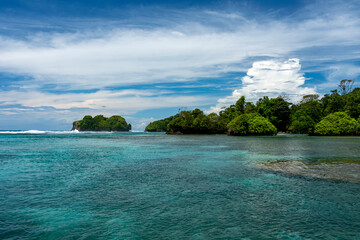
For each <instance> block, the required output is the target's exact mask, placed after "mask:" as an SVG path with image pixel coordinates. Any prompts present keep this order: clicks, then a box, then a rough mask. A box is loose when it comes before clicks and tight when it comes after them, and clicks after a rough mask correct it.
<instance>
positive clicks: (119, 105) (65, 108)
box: [0, 90, 215, 122]
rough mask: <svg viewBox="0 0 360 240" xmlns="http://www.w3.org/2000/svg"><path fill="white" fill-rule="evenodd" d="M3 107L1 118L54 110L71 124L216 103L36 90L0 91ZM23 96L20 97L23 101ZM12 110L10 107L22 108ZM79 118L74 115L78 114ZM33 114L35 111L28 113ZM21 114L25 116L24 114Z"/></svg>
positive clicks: (162, 95)
mask: <svg viewBox="0 0 360 240" xmlns="http://www.w3.org/2000/svg"><path fill="white" fill-rule="evenodd" d="M0 96H1V99H2V103H1V104H0V105H2V106H4V107H3V108H0V114H5V115H8V114H9V112H10V110H11V112H12V113H13V112H15V113H16V112H19V110H21V109H24V107H27V108H35V109H33V110H36V111H39V110H41V108H49V107H51V108H54V109H56V110H57V111H58V112H61V114H62V116H61V117H64V113H66V114H65V115H67V116H68V117H67V119H68V121H69V122H72V121H73V120H74V118H76V117H81V116H82V115H83V114H103V115H107V116H109V115H114V114H116V115H119V114H120V115H131V114H134V113H136V112H138V111H141V110H145V109H156V108H170V107H181V106H201V105H207V104H208V103H209V102H211V101H214V100H215V99H214V98H211V97H208V96H180V95H173V94H168V92H166V91H151V90H142V91H139V90H122V91H98V92H95V93H76V94H75V93H67V94H53V93H43V92H39V91H35V90H29V91H26V90H24V91H0ZM19 96H20V97H19ZM18 105H20V106H21V107H17V108H14V107H12V108H8V107H6V106H18ZM75 109H77V110H76V114H75V115H74V110H75ZM28 111H31V110H28ZM21 112H23V111H22V110H21Z"/></svg>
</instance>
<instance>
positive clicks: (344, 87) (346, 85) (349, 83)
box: [338, 79, 355, 95]
mask: <svg viewBox="0 0 360 240" xmlns="http://www.w3.org/2000/svg"><path fill="white" fill-rule="evenodd" d="M354 82H355V81H354V80H350V79H343V80H341V81H340V83H339V85H338V87H339V92H340V94H341V95H347V94H348V93H350V92H351V90H352V87H353V85H354Z"/></svg>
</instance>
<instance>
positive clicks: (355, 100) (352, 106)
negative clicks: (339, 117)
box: [344, 88, 360, 118]
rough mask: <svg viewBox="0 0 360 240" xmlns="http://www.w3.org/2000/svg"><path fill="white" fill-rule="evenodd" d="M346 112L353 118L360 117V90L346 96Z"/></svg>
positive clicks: (357, 89)
mask: <svg viewBox="0 0 360 240" xmlns="http://www.w3.org/2000/svg"><path fill="white" fill-rule="evenodd" d="M345 101H346V103H345V107H344V109H345V111H346V112H347V113H348V114H349V115H350V116H351V117H352V118H359V117H360V88H355V89H354V90H353V91H352V92H351V93H349V94H347V95H346V100H345Z"/></svg>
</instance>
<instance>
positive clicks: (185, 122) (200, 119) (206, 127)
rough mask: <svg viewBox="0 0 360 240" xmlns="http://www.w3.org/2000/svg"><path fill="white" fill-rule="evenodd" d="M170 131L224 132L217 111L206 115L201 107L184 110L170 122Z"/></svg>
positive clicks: (185, 132) (187, 132)
mask: <svg viewBox="0 0 360 240" xmlns="http://www.w3.org/2000/svg"><path fill="white" fill-rule="evenodd" d="M168 129H169V131H168V132H169V133H183V134H189V133H224V132H225V130H226V129H224V128H223V127H222V125H221V123H220V117H219V116H218V115H217V114H216V113H211V114H209V115H205V114H204V113H203V112H202V111H201V110H200V109H198V108H196V109H195V110H193V111H182V112H180V113H179V114H178V116H177V117H174V119H172V120H171V121H170V122H169V124H168Z"/></svg>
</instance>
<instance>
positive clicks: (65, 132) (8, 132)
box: [0, 130, 80, 134]
mask: <svg viewBox="0 0 360 240" xmlns="http://www.w3.org/2000/svg"><path fill="white" fill-rule="evenodd" d="M76 133H80V132H79V131H78V130H72V131H41V130H26V131H0V134H76Z"/></svg>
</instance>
